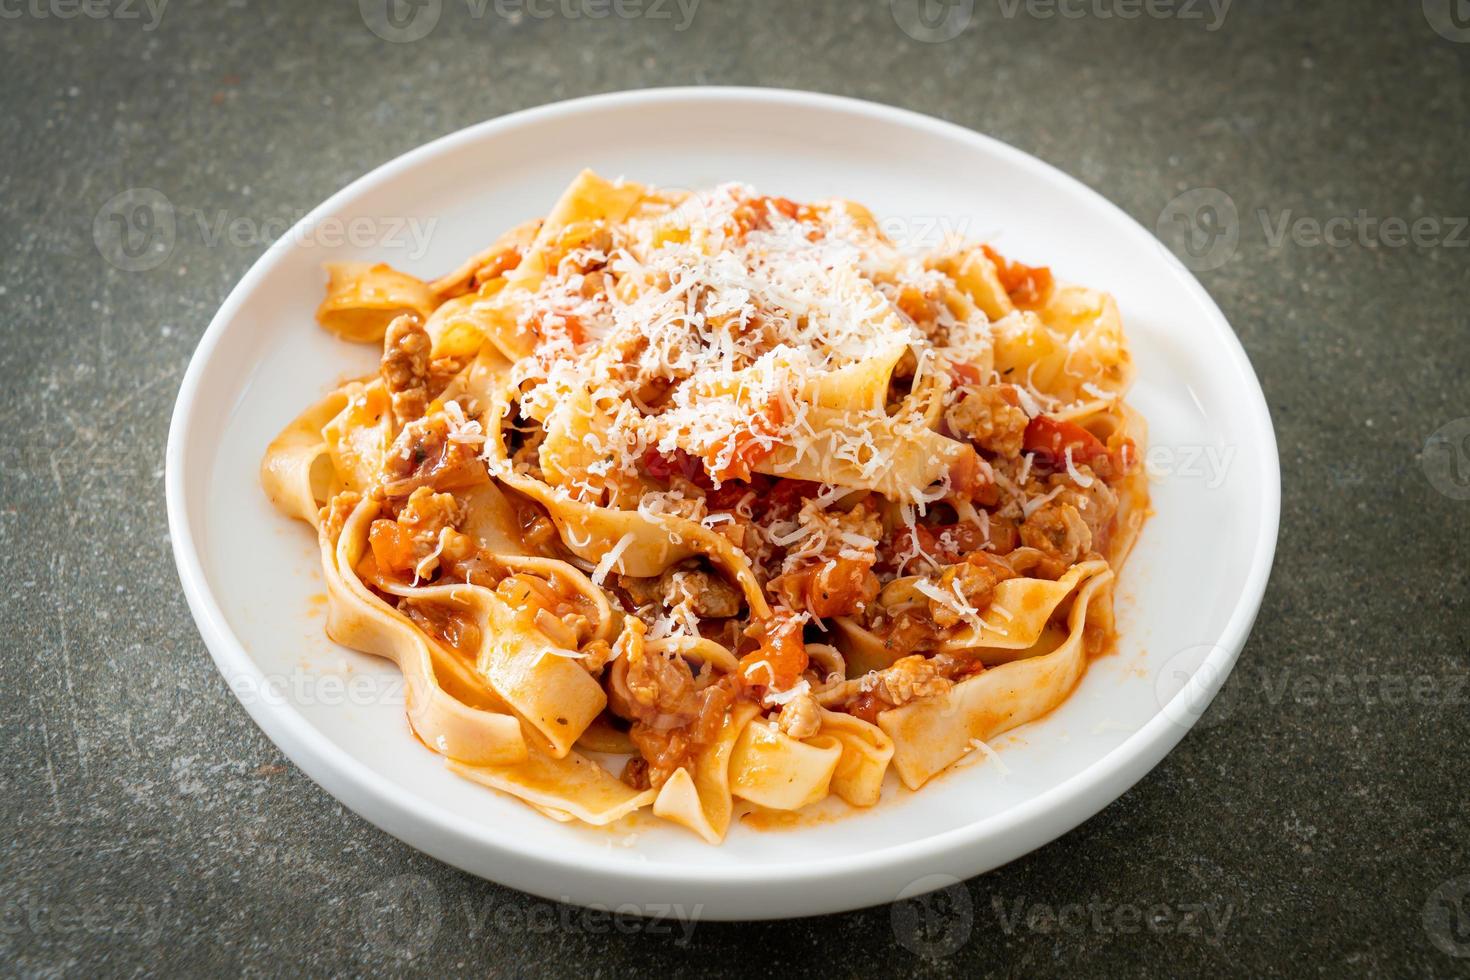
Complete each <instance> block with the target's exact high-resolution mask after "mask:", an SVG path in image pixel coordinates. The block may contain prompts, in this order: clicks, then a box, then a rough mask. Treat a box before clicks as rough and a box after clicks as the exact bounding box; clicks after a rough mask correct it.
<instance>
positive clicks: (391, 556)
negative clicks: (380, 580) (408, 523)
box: [368, 520, 417, 574]
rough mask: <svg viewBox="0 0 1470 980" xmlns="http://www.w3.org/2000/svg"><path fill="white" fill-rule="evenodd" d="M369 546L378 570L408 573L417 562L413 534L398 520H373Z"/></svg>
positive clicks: (391, 572) (390, 572)
mask: <svg viewBox="0 0 1470 980" xmlns="http://www.w3.org/2000/svg"><path fill="white" fill-rule="evenodd" d="M368 546H369V547H371V548H372V550H373V561H374V562H376V563H377V567H378V570H379V571H380V572H385V573H388V574H397V573H406V572H410V571H412V570H413V567H414V565H415V564H416V561H417V559H416V557H415V555H414V547H413V535H412V534H410V533H409V532H408V531H406V530H404V528H403V525H401V524H399V523H398V522H397V521H388V520H379V521H373V526H372V528H371V530H369V531H368Z"/></svg>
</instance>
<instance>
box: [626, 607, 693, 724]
mask: <svg viewBox="0 0 1470 980" xmlns="http://www.w3.org/2000/svg"><path fill="white" fill-rule="evenodd" d="M643 633H644V627H643V624H642V623H639V622H637V621H631V622H630V623H629V624H628V627H627V628H626V629H625V630H624V632H623V634H622V635H621V636H619V637H618V640H617V643H616V645H615V647H614V656H615V657H616V659H615V660H614V661H613V669H612V673H611V676H610V678H609V683H608V707H609V708H610V709H611V710H612V712H613V714H615V715H617V716H618V717H620V718H626V719H627V720H629V721H635V722H641V723H643V724H645V725H649V726H652V727H654V728H675V727H678V726H679V725H684V724H687V723H688V722H689V721H691V720H692V719H693V717H694V715H695V713H696V710H697V708H698V705H697V704H696V703H695V702H694V674H693V673H692V672H691V671H690V670H689V665H688V664H687V663H685V662H684V661H683V660H682V659H681V658H679V657H665V656H664V655H663V654H661V653H649V652H648V651H647V650H646V649H645V647H644V643H643Z"/></svg>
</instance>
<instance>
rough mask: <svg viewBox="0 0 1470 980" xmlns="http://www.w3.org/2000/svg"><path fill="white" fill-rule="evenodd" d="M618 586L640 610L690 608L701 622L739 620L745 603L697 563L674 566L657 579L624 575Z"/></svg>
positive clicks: (729, 587) (730, 586) (728, 585)
mask: <svg viewBox="0 0 1470 980" xmlns="http://www.w3.org/2000/svg"><path fill="white" fill-rule="evenodd" d="M618 585H619V586H621V587H622V589H623V591H624V592H626V593H628V598H630V599H632V600H633V604H634V605H636V606H646V605H649V604H650V603H659V604H662V605H664V606H666V607H668V608H670V609H672V608H675V607H676V606H683V605H687V606H688V608H689V609H690V611H692V612H693V613H694V614H695V615H696V616H699V617H700V618H701V619H728V618H729V617H731V616H738V615H740V609H741V607H742V606H743V605H744V603H745V596H744V595H743V594H742V593H741V591H740V590H739V589H737V588H735V587H734V586H733V585H731V584H730V583H729V582H726V581H725V580H724V579H723V578H721V577H720V576H719V575H717V574H715V573H714V572H711V571H706V570H704V569H702V568H700V567H699V564H698V563H697V562H693V561H687V562H681V563H680V564H678V565H674V566H671V567H670V568H667V569H665V570H664V572H663V574H662V575H659V576H658V577H657V578H636V577H634V576H631V575H622V576H619V577H618Z"/></svg>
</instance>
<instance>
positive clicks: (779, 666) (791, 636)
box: [740, 610, 808, 691]
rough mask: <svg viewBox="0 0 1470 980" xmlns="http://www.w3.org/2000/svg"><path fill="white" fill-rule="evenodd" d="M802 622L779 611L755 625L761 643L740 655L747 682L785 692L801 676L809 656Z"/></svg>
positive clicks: (741, 673)
mask: <svg viewBox="0 0 1470 980" xmlns="http://www.w3.org/2000/svg"><path fill="white" fill-rule="evenodd" d="M801 627H802V621H801V620H800V619H799V618H797V617H796V616H793V615H791V614H789V613H784V614H783V613H782V612H781V611H779V610H778V611H777V613H776V614H775V616H773V617H772V618H771V619H770V620H767V621H765V622H762V623H758V624H756V625H755V626H754V627H752V633H751V634H747V635H753V636H754V638H755V639H757V640H759V641H760V646H759V647H758V648H756V649H755V650H754V651H752V652H751V653H747V654H746V655H745V656H744V657H742V658H740V676H741V677H743V678H744V679H745V682H746V683H747V684H751V685H756V686H761V687H768V688H770V689H771V690H775V691H784V690H786V689H788V688H790V687H791V686H792V685H793V684H795V683H796V682H797V681H798V680H800V679H801V675H802V672H803V671H805V670H806V668H807V663H808V657H807V654H806V643H805V642H804V641H803V640H802V636H801Z"/></svg>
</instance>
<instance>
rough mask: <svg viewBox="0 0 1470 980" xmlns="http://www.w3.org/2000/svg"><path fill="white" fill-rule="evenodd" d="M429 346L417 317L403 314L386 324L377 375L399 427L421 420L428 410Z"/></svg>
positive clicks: (426, 333) (421, 322) (426, 334)
mask: <svg viewBox="0 0 1470 980" xmlns="http://www.w3.org/2000/svg"><path fill="white" fill-rule="evenodd" d="M432 347H433V344H432V343H431V342H430V340H429V334H428V332H427V331H425V330H424V323H423V321H422V320H420V319H419V318H418V316H417V315H415V314H412V313H405V314H404V315H403V316H400V317H398V318H397V319H395V320H394V321H393V322H392V323H390V324H388V332H387V333H386V334H384V336H383V361H382V364H381V365H380V366H379V373H380V374H381V375H382V376H383V386H384V387H385V388H387V389H388V394H389V395H390V396H392V399H393V417H394V418H396V419H397V420H398V424H399V425H400V426H402V425H407V424H408V423H409V422H412V421H413V420H414V419H419V418H423V416H424V412H425V411H426V410H427V409H428V407H429V352H430V349H431V348H432Z"/></svg>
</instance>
